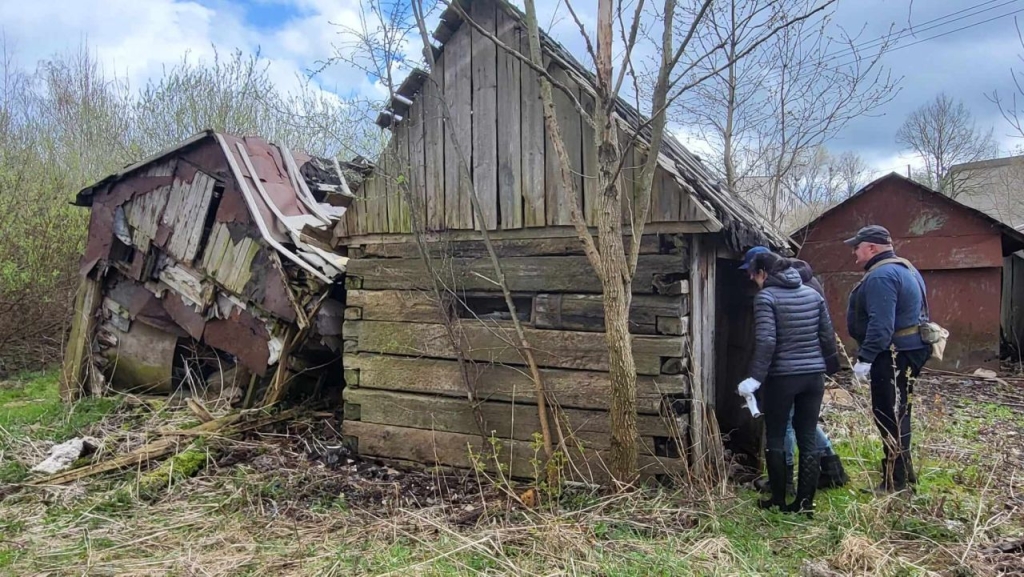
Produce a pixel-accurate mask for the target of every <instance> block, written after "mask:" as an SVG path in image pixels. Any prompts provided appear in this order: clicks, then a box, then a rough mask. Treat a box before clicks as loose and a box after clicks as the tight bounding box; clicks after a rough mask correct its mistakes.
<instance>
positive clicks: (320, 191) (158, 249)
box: [62, 131, 351, 402]
mask: <svg viewBox="0 0 1024 577" xmlns="http://www.w3.org/2000/svg"><path fill="white" fill-rule="evenodd" d="M350 200H351V195H350V194H349V193H348V192H347V187H346V185H345V179H344V177H343V173H342V169H341V167H340V166H339V165H338V164H337V163H336V162H333V161H330V160H325V159H318V158H310V157H308V156H305V155H303V154H298V153H296V154H293V153H292V152H291V151H289V150H288V149H287V148H286V147H283V146H277V145H274V144H271V143H268V142H266V141H264V140H261V139H259V138H254V137H246V138H240V137H235V136H231V135H227V134H219V133H215V132H213V131H205V132H201V133H199V134H197V135H195V136H194V137H192V138H189V139H187V140H185V141H184V142H181V143H179V144H177V145H175V146H173V147H171V148H168V149H167V150H164V151H161V152H159V153H157V154H155V155H154V156H152V157H150V158H147V159H145V160H142V161H140V162H138V163H136V164H133V165H131V166H128V167H126V168H125V169H124V170H122V171H120V172H118V173H116V174H112V175H110V176H108V177H106V178H104V179H102V180H100V181H99V182H97V183H95V184H93V185H91V186H89V187H86V188H85V189H83V190H82V191H80V192H79V193H78V196H77V199H76V204H78V205H79V206H84V207H89V208H90V211H91V214H90V222H89V236H88V241H87V244H86V247H85V254H84V256H83V258H82V268H81V274H82V277H83V279H82V284H81V288H80V290H79V294H78V300H77V302H76V304H75V316H74V320H73V324H72V333H71V338H70V342H69V346H68V350H67V353H66V355H65V362H64V369H65V370H64V374H63V379H62V383H63V393H64V396H65V397H66V398H73V397H75V396H77V394H79V392H82V391H90V390H91V391H92V392H93V393H102V392H103V391H104V390H105V389H106V388H107V387H108V386H109V387H113V388H114V389H117V390H122V391H135V392H139V391H142V392H165V393H171V392H175V391H178V392H182V393H183V394H191V393H193V392H197V393H201V392H204V390H205V389H207V388H208V386H212V387H215V388H216V389H218V392H224V390H225V389H233V390H235V396H238V395H240V394H244V393H246V391H248V394H249V396H250V397H251V394H252V391H253V389H262V390H266V391H270V392H269V393H268V394H269V397H267V399H269V400H275V398H276V396H277V395H279V394H280V393H283V387H284V386H285V385H286V384H288V383H290V382H291V380H292V377H293V376H294V375H295V374H297V373H301V372H303V369H302V367H303V366H317V365H322V364H323V363H324V362H330V360H331V359H332V358H336V357H337V354H338V353H339V352H340V345H341V341H340V320H341V319H340V317H341V315H342V311H343V305H342V302H343V300H342V299H343V295H342V294H341V293H342V290H341V278H342V273H343V272H344V264H345V260H346V259H345V258H344V257H342V256H341V255H338V254H337V253H335V252H333V250H332V249H331V246H330V244H329V241H330V238H331V234H330V230H331V229H332V228H333V226H334V225H335V223H336V222H337V221H338V219H339V218H341V217H342V215H343V214H344V211H345V208H344V207H345V206H346V205H348V204H349V202H350ZM332 345H333V348H334V349H335V351H336V352H333V351H332V350H331V348H332ZM303 359H305V361H304V360H303ZM335 372H340V368H338V367H335ZM318 375H319V376H322V377H323V378H325V379H326V378H328V375H326V373H324V372H323V371H321V372H320V373H318ZM299 380H301V379H299ZM340 381H341V379H340V378H338V379H337V384H338V386H339V388H340ZM321 384H322V383H321ZM194 389H199V390H196V391H194ZM227 396H228V397H229V400H235V401H241V400H242V399H240V398H236V399H230V397H231V396H232V395H231V394H228V395H227ZM248 400H249V401H250V402H255V399H252V398H250V399H248Z"/></svg>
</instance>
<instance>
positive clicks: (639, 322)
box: [532, 294, 689, 335]
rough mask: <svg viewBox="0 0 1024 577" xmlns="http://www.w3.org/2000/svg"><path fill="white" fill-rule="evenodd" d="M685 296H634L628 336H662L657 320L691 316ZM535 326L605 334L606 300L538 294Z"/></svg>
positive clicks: (535, 301)
mask: <svg viewBox="0 0 1024 577" xmlns="http://www.w3.org/2000/svg"><path fill="white" fill-rule="evenodd" d="M688 305H689V303H688V299H687V297H686V295H679V296H661V295H635V296H634V297H633V300H632V303H631V305H630V307H629V332H631V333H633V334H644V335H653V334H675V335H683V334H685V333H683V332H676V333H659V331H658V330H657V325H658V319H659V318H665V317H671V318H677V319H678V318H681V317H685V316H686V315H687V314H688V313H689V306H688ZM532 323H533V326H534V327H536V328H542V329H564V330H576V331H592V332H604V300H603V297H602V296H601V295H574V294H539V295H536V296H535V297H534V298H533V314H532Z"/></svg>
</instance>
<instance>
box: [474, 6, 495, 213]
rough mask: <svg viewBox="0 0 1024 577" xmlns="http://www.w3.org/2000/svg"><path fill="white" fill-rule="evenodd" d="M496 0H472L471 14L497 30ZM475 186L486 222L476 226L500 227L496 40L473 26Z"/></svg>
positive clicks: (492, 29)
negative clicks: (478, 0)
mask: <svg viewBox="0 0 1024 577" xmlns="http://www.w3.org/2000/svg"><path fill="white" fill-rule="evenodd" d="M495 10H496V6H495V3H494V2H473V3H472V4H470V17H471V18H473V20H474V21H476V23H477V24H479V25H480V26H481V27H482V28H483V29H485V30H487V31H488V32H490V33H491V34H494V32H495V22H494V18H495ZM472 42H473V186H474V187H475V188H476V194H477V198H479V200H480V212H481V213H483V218H484V222H482V223H481V222H478V223H476V227H477V228H481V227H484V226H486V227H487V230H495V229H497V228H498V126H497V107H498V93H497V89H498V69H497V62H498V56H497V49H496V47H495V46H494V42H492V41H491V39H490V38H487V37H486V36H484V35H483V34H481V33H480V32H478V31H477V30H476V28H473V30H472Z"/></svg>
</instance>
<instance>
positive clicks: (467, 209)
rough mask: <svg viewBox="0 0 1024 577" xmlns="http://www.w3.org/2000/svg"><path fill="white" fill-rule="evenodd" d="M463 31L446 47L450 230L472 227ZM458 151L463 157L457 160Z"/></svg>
mask: <svg viewBox="0 0 1024 577" xmlns="http://www.w3.org/2000/svg"><path fill="white" fill-rule="evenodd" d="M466 32H467V30H460V31H459V32H458V33H456V34H455V35H454V36H452V38H451V39H450V40H449V41H448V44H447V45H446V46H445V55H446V58H445V61H444V100H445V102H447V104H448V107H449V113H450V116H451V126H446V127H445V147H444V166H445V185H444V189H445V199H444V204H445V225H446V227H447V228H449V229H466V228H473V209H472V206H471V205H470V200H469V190H468V188H467V187H468V186H469V182H468V181H467V180H466V179H465V178H464V176H463V173H462V170H463V166H462V164H463V163H464V162H465V163H468V166H469V167H470V168H472V166H473V157H472V152H473V151H472V146H473V123H472V114H473V90H472V88H473V87H472V83H473V79H472V56H471V55H472V52H473V50H472V44H471V38H470V34H466ZM456 141H457V142H458V146H456V144H455V142H456ZM460 152H461V154H462V155H463V158H459V153H460Z"/></svg>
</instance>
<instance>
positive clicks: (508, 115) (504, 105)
mask: <svg viewBox="0 0 1024 577" xmlns="http://www.w3.org/2000/svg"><path fill="white" fill-rule="evenodd" d="M495 16H496V18H495V30H496V34H497V36H498V39H499V40H501V41H502V43H504V44H505V45H506V46H511V47H512V48H518V47H519V46H520V33H519V27H518V25H517V24H516V22H515V21H514V20H512V18H510V17H509V16H508V15H506V14H505V12H504V11H503V10H497V11H496V14H495ZM497 52H498V53H497V69H498V207H499V209H500V211H501V228H503V229H505V230H511V229H516V228H523V166H522V164H523V163H522V140H521V134H522V132H523V130H522V128H521V126H522V116H521V110H522V106H521V102H522V98H523V96H522V94H523V93H522V92H521V90H520V78H521V63H520V62H519V59H518V58H516V57H514V56H512V55H510V54H509V53H508V52H506V51H505V50H502V49H500V48H499V49H498V51H497ZM542 129H543V127H542Z"/></svg>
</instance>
